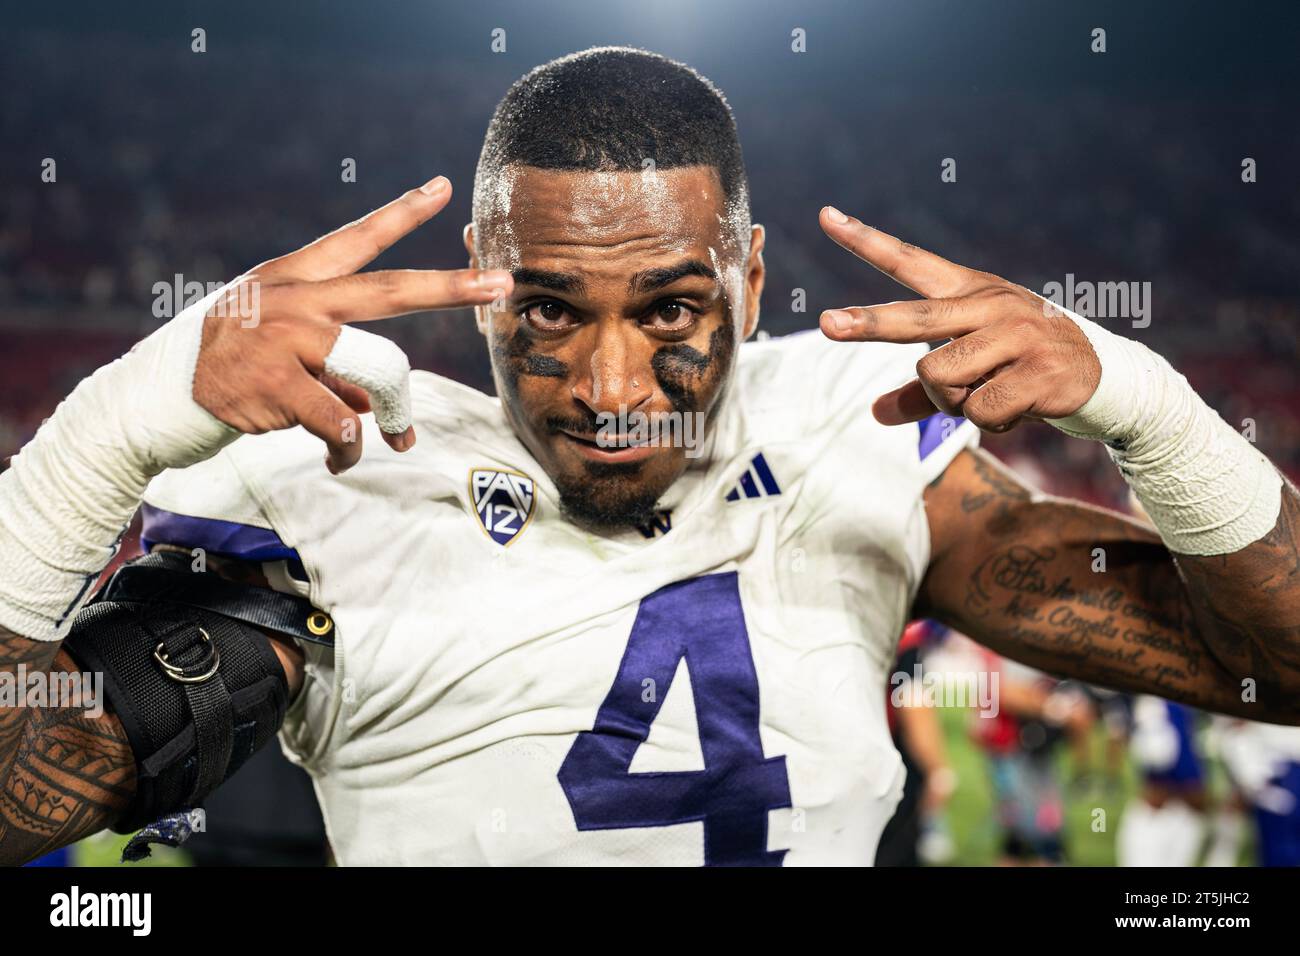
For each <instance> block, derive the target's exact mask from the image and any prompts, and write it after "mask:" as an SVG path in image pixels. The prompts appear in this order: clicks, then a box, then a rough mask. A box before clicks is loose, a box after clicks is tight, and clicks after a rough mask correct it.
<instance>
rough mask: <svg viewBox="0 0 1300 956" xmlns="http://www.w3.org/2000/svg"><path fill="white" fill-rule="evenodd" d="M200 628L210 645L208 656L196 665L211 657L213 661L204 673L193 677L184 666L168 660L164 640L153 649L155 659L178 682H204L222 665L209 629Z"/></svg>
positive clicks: (200, 632)
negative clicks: (178, 665)
mask: <svg viewBox="0 0 1300 956" xmlns="http://www.w3.org/2000/svg"><path fill="white" fill-rule="evenodd" d="M198 630H199V635H200V636H201V637H202V638H203V643H204V644H206V645H207V646H208V657H207V658H204V660H202V661H200V662H199V664H198V665H195V666H199V665H202V664H205V663H207V661H208V660H209V659H211V661H212V665H211V666H210V667H209V668H208V669H207V670H206V671H204V672H203V673H202V674H198V675H196V676H193V677H191V676H190V675H188V674H187V673H186V669H185V668H184V667H177V666H176V665H175V664H173V663H172V662H171V661H170V660H168V659H167V646H166V644H165V643H164V642H163V641H159V642H158V646H157V647H155V648H154V649H153V659H154V660H156V661H157V662H158V666H159V667H161V668H162V669H163V673H164V674H166V675H167V676H168V677H170V678H171V679H172V680H174V681H177V682H178V683H181V684H202V683H203V682H204V681H205V680H208V679H210V678H211V677H212V675H213V674H215V673H216V672H217V668H218V667H219V666H220V665H221V655H220V654H219V653H217V645H216V644H214V643H212V638H211V637H210V636H209V635H208V632H207V631H205V630H203V628H199V629H198Z"/></svg>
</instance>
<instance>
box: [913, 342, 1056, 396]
mask: <svg viewBox="0 0 1300 956" xmlns="http://www.w3.org/2000/svg"><path fill="white" fill-rule="evenodd" d="M1029 344H1030V343H1027V342H1025V341H1024V340H1023V339H1020V338H1018V337H1016V336H1015V335H1013V334H1010V333H1009V332H1008V331H1007V330H1006V329H1005V328H1001V329H984V330H981V331H977V332H972V333H970V334H969V335H963V336H961V337H959V338H955V339H953V340H952V341H951V342H949V343H948V344H947V345H941V346H940V347H939V348H937V349H933V350H931V351H929V352H927V353H926V354H925V355H923V356H921V360H920V361H919V362H917V363H916V373H917V376H918V377H919V378H920V379H921V381H923V382H929V383H931V384H933V385H970V386H972V387H973V386H975V385H976V384H977V383H978V382H979V380H980V379H981V378H983V377H985V376H987V375H992V374H993V373H994V372H995V371H996V370H997V369H999V368H1001V367H1002V366H1004V365H1006V364H1008V363H1010V362H1013V361H1015V360H1016V359H1017V358H1019V357H1020V356H1021V355H1023V354H1024V352H1025V349H1026V347H1027V346H1028V345H1029Z"/></svg>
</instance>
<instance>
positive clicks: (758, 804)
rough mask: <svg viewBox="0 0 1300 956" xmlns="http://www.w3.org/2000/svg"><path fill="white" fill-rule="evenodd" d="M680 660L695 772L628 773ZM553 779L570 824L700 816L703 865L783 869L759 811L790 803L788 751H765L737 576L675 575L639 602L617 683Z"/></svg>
mask: <svg viewBox="0 0 1300 956" xmlns="http://www.w3.org/2000/svg"><path fill="white" fill-rule="evenodd" d="M683 657H684V658H686V666H687V669H688V670H689V672H690V675H691V687H692V690H693V692H694V696H695V715H696V722H697V723H698V725H699V733H700V751H701V752H702V754H703V756H704V769H703V770H691V771H674V772H654V773H630V772H629V768H630V767H631V766H632V758H633V757H634V756H635V755H636V751H637V748H638V747H639V746H641V744H642V743H644V742H645V740H646V738H647V737H648V736H649V734H650V725H651V724H653V723H654V720H655V717H656V716H657V715H658V714H659V708H660V706H661V705H662V703H663V700H664V698H665V697H666V696H667V694H668V689H669V687H670V685H671V684H672V680H673V675H674V674H675V673H676V672H677V664H678V661H680V660H681V659H682V658H683ZM648 681H653V684H651V683H648ZM647 687H651V688H653V689H654V692H653V693H651V694H648V695H647V694H646V693H645V689H646V688H647ZM647 697H648V698H649V699H646V698H647ZM559 779H560V786H561V787H563V788H564V794H565V796H566V797H568V800H569V806H570V807H571V808H572V809H573V818H574V820H575V821H576V822H577V825H578V829H579V830H609V829H621V828H625V827H665V826H671V825H673V824H677V823H689V822H692V821H703V823H704V862H705V865H706V866H780V865H781V860H782V858H783V857H784V856H785V850H768V849H767V816H768V811H769V810H773V809H776V808H778V807H788V806H790V783H789V778H788V777H787V775H786V768H785V757H764V756H763V745H762V742H761V741H760V739H759V733H758V675H757V673H756V672H755V670H754V658H753V655H752V654H751V653H750V649H749V632H748V630H747V629H746V628H745V614H744V610H743V609H742V607H741V604H740V587H739V582H738V579H737V576H736V573H735V572H734V571H733V572H729V573H726V574H710V575H706V576H704V577H699V578H690V579H688V580H686V581H678V582H677V583H675V584H670V585H668V586H667V587H664V588H660V589H659V590H658V591H655V592H654V593H653V594H651V595H649V596H647V597H646V598H644V599H643V600H642V601H641V607H640V609H639V610H638V611H637V615H636V621H635V622H634V623H633V625H632V635H631V637H630V638H629V639H628V643H627V650H626V651H624V653H623V661H622V663H621V664H620V665H619V669H618V676H617V677H615V678H614V686H613V687H611V688H610V689H609V694H607V695H606V697H605V701H604V703H602V704H601V705H600V710H599V711H597V713H596V724H595V726H594V727H593V728H592V729H591V730H589V731H583V732H582V733H580V734H578V739H577V740H575V741H574V742H573V746H572V747H571V748H570V749H569V753H568V755H567V756H566V757H565V758H564V763H563V764H562V765H561V766H560V772H559Z"/></svg>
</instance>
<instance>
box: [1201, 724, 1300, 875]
mask: <svg viewBox="0 0 1300 956" xmlns="http://www.w3.org/2000/svg"><path fill="white" fill-rule="evenodd" d="M1219 747H1220V752H1221V754H1222V756H1223V762H1224V766H1225V767H1226V768H1227V770H1228V775H1229V776H1230V777H1231V778H1232V782H1233V784H1234V786H1235V787H1236V788H1237V790H1238V791H1239V792H1240V793H1241V795H1242V796H1243V797H1244V798H1245V800H1246V802H1247V803H1248V804H1249V807H1250V813H1251V816H1252V818H1253V820H1254V824H1255V838H1256V848H1257V853H1258V861H1257V862H1258V864H1259V865H1260V866H1300V727H1284V726H1274V725H1272V724H1261V723H1255V722H1254V721H1247V720H1235V719H1231V718H1222V720H1221V731H1220V733H1219Z"/></svg>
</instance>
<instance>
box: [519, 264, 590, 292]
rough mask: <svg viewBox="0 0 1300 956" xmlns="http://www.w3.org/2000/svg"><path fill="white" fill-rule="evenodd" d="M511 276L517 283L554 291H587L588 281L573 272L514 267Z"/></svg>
mask: <svg viewBox="0 0 1300 956" xmlns="http://www.w3.org/2000/svg"><path fill="white" fill-rule="evenodd" d="M510 276H511V278H513V279H514V280H515V285H535V286H540V287H541V288H543V289H550V290H551V291H552V292H574V293H578V294H581V293H583V292H586V291H587V283H586V282H584V281H583V279H582V276H579V275H574V274H573V273H572V272H551V271H550V270H549V269H513V270H511V272H510Z"/></svg>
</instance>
